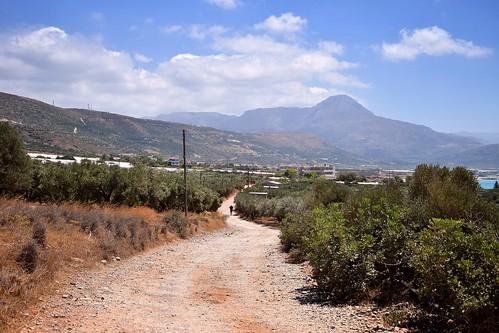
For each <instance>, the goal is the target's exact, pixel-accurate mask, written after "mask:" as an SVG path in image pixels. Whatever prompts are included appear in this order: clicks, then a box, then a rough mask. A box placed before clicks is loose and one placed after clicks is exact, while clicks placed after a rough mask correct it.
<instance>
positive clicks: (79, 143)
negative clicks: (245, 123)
mask: <svg viewBox="0 0 499 333" xmlns="http://www.w3.org/2000/svg"><path fill="white" fill-rule="evenodd" d="M0 120H3V121H8V122H10V123H11V124H12V125H14V127H15V128H16V129H17V130H18V132H19V133H20V135H21V136H22V138H23V140H24V142H25V144H26V146H27V148H28V149H29V150H33V151H39V152H58V153H68V154H83V155H99V154H116V155H117V154H123V153H128V154H129V153H134V154H140V155H160V156H164V157H168V156H171V155H174V156H179V155H180V154H181V151H182V129H186V131H187V152H188V158H189V160H192V161H207V162H234V163H261V164H280V163H283V164H287V163H305V162H319V161H324V160H327V161H330V162H335V163H339V164H345V165H358V164H359V163H366V161H365V160H363V159H362V158H360V157H358V156H356V155H355V154H352V153H349V152H346V151H343V150H341V149H338V148H336V147H334V146H333V145H331V144H328V143H327V142H325V141H324V140H321V139H319V138H317V137H315V136H312V135H309V134H306V133H249V134H242V133H234V132H229V131H223V130H217V129H214V128H208V127H198V126H190V125H183V124H178V123H172V122H165V121H159V120H148V119H138V118H133V117H127V116H123V115H119V114H113V113H107V112H99V111H92V110H86V109H72V108H69V109H68V108H60V107H56V106H53V105H50V104H47V103H43V102H41V101H38V100H35V99H31V98H26V97H21V96H16V95H11V94H6V93H0Z"/></svg>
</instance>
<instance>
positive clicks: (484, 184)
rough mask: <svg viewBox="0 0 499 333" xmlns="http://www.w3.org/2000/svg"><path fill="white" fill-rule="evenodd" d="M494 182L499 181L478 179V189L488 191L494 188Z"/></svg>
mask: <svg viewBox="0 0 499 333" xmlns="http://www.w3.org/2000/svg"><path fill="white" fill-rule="evenodd" d="M496 181H499V179H479V180H478V183H479V184H480V187H481V188H483V189H486V190H490V189H493V188H494V184H495V183H496Z"/></svg>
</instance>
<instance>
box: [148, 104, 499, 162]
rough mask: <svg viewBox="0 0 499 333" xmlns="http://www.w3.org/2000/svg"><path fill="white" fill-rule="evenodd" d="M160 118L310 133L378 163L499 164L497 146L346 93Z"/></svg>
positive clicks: (243, 129)
mask: <svg viewBox="0 0 499 333" xmlns="http://www.w3.org/2000/svg"><path fill="white" fill-rule="evenodd" d="M156 119H161V120H165V121H173V122H179V123H186V124H192V125H197V126H209V127H213V128H218V129H222V130H231V131H236V132H240V133H258V132H272V133H289V132H295V133H307V134H310V135H314V136H317V137H319V138H320V139H322V140H324V141H326V142H328V143H329V144H331V145H333V146H335V147H338V148H339V149H342V150H344V151H348V152H351V153H354V154H356V155H358V156H362V157H363V158H364V159H367V160H370V161H374V163H377V164H385V165H387V164H388V165H415V164H418V163H422V162H428V163H442V164H450V165H453V164H463V162H464V161H466V165H468V166H473V167H498V166H499V155H495V154H494V152H495V145H485V144H483V143H482V142H480V141H479V140H477V139H475V138H472V137H468V136H462V135H456V134H447V133H440V132H437V131H434V130H433V129H431V128H429V127H427V126H423V125H415V124H412V123H408V122H403V121H398V120H393V119H388V118H384V117H380V116H377V115H375V114H374V113H372V112H371V111H369V110H368V109H366V108H365V107H364V106H362V105H361V104H360V103H358V102H357V101H355V100H354V99H352V98H351V97H349V96H346V95H337V96H332V97H329V98H328V99H326V100H324V101H322V102H320V103H319V104H317V105H314V106H312V107H304V108H297V107H278V108H261V109H255V110H250V111H246V112H244V113H243V114H242V115H240V116H233V115H223V114H219V113H204V112H195V113H194V112H193V113H190V112H178V113H170V114H163V115H159V116H158V117H157V118H156ZM468 156H474V159H473V160H470V159H469V158H468Z"/></svg>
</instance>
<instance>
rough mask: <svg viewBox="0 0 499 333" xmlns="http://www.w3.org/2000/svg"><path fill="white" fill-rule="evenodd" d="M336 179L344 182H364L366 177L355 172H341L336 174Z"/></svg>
mask: <svg viewBox="0 0 499 333" xmlns="http://www.w3.org/2000/svg"><path fill="white" fill-rule="evenodd" d="M336 180H339V181H341V182H345V183H347V184H348V183H358V182H365V181H366V177H364V176H359V175H358V174H356V173H355V172H342V173H340V174H339V175H338V177H337V178H336Z"/></svg>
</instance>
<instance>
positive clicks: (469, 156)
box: [440, 144, 499, 169]
mask: <svg viewBox="0 0 499 333" xmlns="http://www.w3.org/2000/svg"><path fill="white" fill-rule="evenodd" d="M440 163H445V164H456V165H464V166H467V167H476V168H493V169H495V168H498V167H499V144H492V145H486V146H481V147H478V148H474V149H469V150H466V151H464V152H460V153H456V154H451V155H448V156H444V157H442V158H441V159H440Z"/></svg>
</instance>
